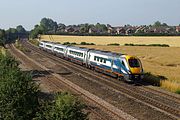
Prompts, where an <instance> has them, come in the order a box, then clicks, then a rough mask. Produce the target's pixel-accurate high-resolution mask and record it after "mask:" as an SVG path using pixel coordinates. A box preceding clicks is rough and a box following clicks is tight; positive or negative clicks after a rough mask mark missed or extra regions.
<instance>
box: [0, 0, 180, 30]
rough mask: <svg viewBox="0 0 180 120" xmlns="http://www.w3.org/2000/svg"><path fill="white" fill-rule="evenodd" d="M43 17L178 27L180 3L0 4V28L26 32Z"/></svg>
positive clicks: (18, 0) (39, 0) (12, 0)
mask: <svg viewBox="0 0 180 120" xmlns="http://www.w3.org/2000/svg"><path fill="white" fill-rule="evenodd" d="M43 17H49V18H52V19H53V20H55V21H57V22H58V23H65V24H66V25H68V24H80V23H93V24H94V23H97V22H100V23H104V24H111V25H113V26H116V25H124V24H132V25H143V24H152V23H154V22H155V21H157V20H159V21H161V22H166V23H168V24H170V25H178V24H180V0H0V28H3V29H7V28H9V27H15V26H17V25H20V24H21V25H23V26H24V27H25V28H26V29H28V30H30V29H32V28H33V27H34V25H35V24H38V23H39V22H40V20H41V18H43Z"/></svg>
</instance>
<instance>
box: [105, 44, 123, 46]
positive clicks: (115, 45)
mask: <svg viewBox="0 0 180 120" xmlns="http://www.w3.org/2000/svg"><path fill="white" fill-rule="evenodd" d="M107 45H108V46H120V44H119V43H111V44H107Z"/></svg>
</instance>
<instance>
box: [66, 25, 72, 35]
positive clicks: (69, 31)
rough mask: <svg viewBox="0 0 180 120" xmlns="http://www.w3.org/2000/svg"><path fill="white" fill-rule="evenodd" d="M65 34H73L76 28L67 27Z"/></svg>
mask: <svg viewBox="0 0 180 120" xmlns="http://www.w3.org/2000/svg"><path fill="white" fill-rule="evenodd" d="M65 32H68V33H72V32H74V28H73V27H71V26H69V27H66V28H65Z"/></svg>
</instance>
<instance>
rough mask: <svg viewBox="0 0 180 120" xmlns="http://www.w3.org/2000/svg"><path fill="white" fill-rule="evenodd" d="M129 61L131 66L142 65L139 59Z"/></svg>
mask: <svg viewBox="0 0 180 120" xmlns="http://www.w3.org/2000/svg"><path fill="white" fill-rule="evenodd" d="M128 62H129V66H130V67H140V64H139V61H138V60H137V59H129V60H128Z"/></svg>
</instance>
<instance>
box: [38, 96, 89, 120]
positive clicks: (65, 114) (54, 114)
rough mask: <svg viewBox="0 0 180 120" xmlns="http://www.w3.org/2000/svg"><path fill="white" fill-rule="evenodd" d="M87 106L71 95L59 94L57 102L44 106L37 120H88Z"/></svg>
mask: <svg viewBox="0 0 180 120" xmlns="http://www.w3.org/2000/svg"><path fill="white" fill-rule="evenodd" d="M85 108H86V106H85V105H84V104H82V103H80V102H79V101H78V100H77V98H75V97H74V96H72V95H71V94H69V93H58V94H57V95H56V98H55V101H53V102H51V103H49V104H48V105H47V103H46V104H45V105H44V106H43V108H42V111H40V112H39V113H37V117H36V118H35V120H86V119H87V115H88V113H84V112H83V110H84V109H85Z"/></svg>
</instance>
